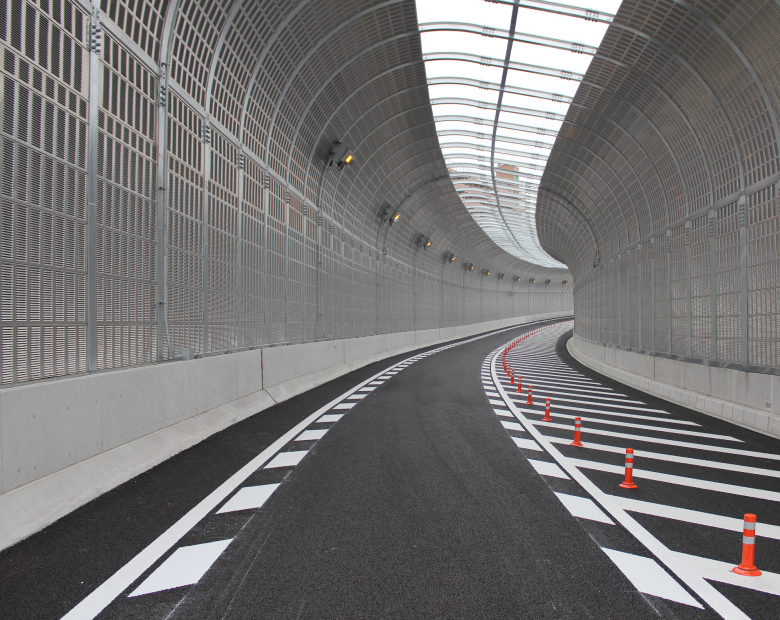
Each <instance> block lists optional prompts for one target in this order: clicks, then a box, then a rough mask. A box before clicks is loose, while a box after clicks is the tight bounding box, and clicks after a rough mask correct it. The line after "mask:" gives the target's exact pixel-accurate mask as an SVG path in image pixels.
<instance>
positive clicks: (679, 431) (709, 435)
mask: <svg viewBox="0 0 780 620" xmlns="http://www.w3.org/2000/svg"><path fill="white" fill-rule="evenodd" d="M515 402H516V401H515ZM561 408H562V407H558V409H561ZM518 409H519V410H521V411H522V412H523V413H533V414H536V415H541V414H542V412H541V411H533V410H528V409H523V408H521V407H518ZM567 409H574V407H567ZM596 413H600V412H596ZM558 417H559V418H567V419H570V420H573V419H574V418H576V417H580V418H581V419H582V422H583V424H585V423H590V424H604V425H605V426H621V427H625V428H638V429H641V430H645V431H654V432H656V433H671V434H673V435H687V436H689V437H705V438H707V439H718V440H721V441H738V442H739V443H744V442H743V441H742V440H741V439H736V438H735V437H729V436H728V435H716V434H714V433H701V432H699V431H686V430H684V429H681V428H666V427H664V426H654V425H652V424H636V423H634V422H619V421H617V420H602V419H601V418H591V417H588V416H573V415H571V414H567V413H558ZM662 421H663V422H668V420H662ZM583 431H584V429H583Z"/></svg>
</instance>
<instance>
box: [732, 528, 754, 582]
mask: <svg viewBox="0 0 780 620" xmlns="http://www.w3.org/2000/svg"><path fill="white" fill-rule="evenodd" d="M731 571H732V572H734V573H737V575H744V576H746V577H758V576H759V575H760V574H761V571H760V570H758V569H757V568H756V515H751V514H747V515H745V523H744V529H743V531H742V562H741V563H740V565H739V566H735V567H734V568H732V569H731Z"/></svg>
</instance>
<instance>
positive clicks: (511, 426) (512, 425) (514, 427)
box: [501, 420, 525, 432]
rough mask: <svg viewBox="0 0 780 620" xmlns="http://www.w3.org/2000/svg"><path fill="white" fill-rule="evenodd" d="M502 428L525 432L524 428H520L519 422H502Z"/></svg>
mask: <svg viewBox="0 0 780 620" xmlns="http://www.w3.org/2000/svg"><path fill="white" fill-rule="evenodd" d="M501 426H503V427H504V428H505V429H506V430H508V431H522V432H525V429H524V428H523V427H522V426H520V425H519V424H518V423H517V422H507V421H506V420H501Z"/></svg>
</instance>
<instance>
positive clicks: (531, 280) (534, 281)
mask: <svg viewBox="0 0 780 620" xmlns="http://www.w3.org/2000/svg"><path fill="white" fill-rule="evenodd" d="M528 281H529V282H530V283H531V284H536V278H530V279H529V280H528Z"/></svg>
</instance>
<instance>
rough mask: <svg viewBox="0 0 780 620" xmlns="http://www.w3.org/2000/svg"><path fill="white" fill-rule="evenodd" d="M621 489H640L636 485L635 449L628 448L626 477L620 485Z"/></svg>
mask: <svg viewBox="0 0 780 620" xmlns="http://www.w3.org/2000/svg"><path fill="white" fill-rule="evenodd" d="M620 487H621V488H623V489H636V488H639V487H637V486H636V485H635V484H634V450H633V448H626V477H625V478H624V479H623V482H621V483H620Z"/></svg>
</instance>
